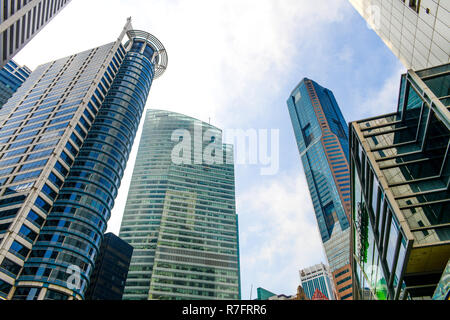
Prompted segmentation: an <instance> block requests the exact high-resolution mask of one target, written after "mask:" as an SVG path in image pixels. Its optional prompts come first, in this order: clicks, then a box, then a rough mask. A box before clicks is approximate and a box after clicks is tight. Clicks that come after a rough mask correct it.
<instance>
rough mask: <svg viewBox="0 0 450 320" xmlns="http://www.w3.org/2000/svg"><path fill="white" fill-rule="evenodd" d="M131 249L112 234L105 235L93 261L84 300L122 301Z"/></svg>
mask: <svg viewBox="0 0 450 320" xmlns="http://www.w3.org/2000/svg"><path fill="white" fill-rule="evenodd" d="M132 254H133V247H132V246H130V245H129V244H128V243H126V242H125V241H123V240H122V239H120V238H119V237H118V236H116V235H114V234H113V233H110V232H109V233H106V234H105V237H104V238H103V241H102V244H101V247H100V253H99V254H98V257H97V259H96V260H95V268H94V271H93V273H92V276H91V279H90V283H89V287H88V289H87V292H86V300H122V296H123V290H124V288H125V281H126V280H127V275H128V269H129V267H130V262H131V255H132Z"/></svg>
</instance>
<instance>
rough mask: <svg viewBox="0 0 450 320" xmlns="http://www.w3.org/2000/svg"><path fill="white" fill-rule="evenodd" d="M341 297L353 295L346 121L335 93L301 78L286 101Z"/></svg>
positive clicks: (321, 234)
mask: <svg viewBox="0 0 450 320" xmlns="http://www.w3.org/2000/svg"><path fill="white" fill-rule="evenodd" d="M287 105H288V109H289V114H290V116H291V121H292V126H293V127H294V133H295V138H296V140H297V146H298V149H299V152H300V157H301V160H302V163H303V168H304V171H305V174H306V180H307V182H308V188H309V191H310V195H311V198H312V202H313V207H314V211H315V214H316V219H317V224H318V227H319V232H320V236H321V238H322V242H323V245H324V248H325V254H326V256H327V259H328V264H329V266H330V268H331V272H332V274H333V278H334V282H335V287H336V290H337V295H338V298H339V299H351V298H352V291H351V287H352V285H351V283H352V279H351V267H350V171H349V166H348V126H347V123H346V122H345V120H344V117H343V116H342V113H341V110H340V109H339V106H338V104H337V102H336V100H335V98H334V95H333V93H332V92H331V91H330V90H328V89H326V88H323V87H321V86H319V85H318V84H317V83H316V82H314V81H312V80H309V79H306V78H305V79H303V80H302V81H301V82H300V84H299V85H298V86H297V87H296V88H295V89H294V90H293V91H292V93H291V95H290V97H289V99H288V101H287Z"/></svg>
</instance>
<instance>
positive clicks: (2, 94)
mask: <svg viewBox="0 0 450 320" xmlns="http://www.w3.org/2000/svg"><path fill="white" fill-rule="evenodd" d="M30 74H31V70H30V69H28V68H27V67H25V66H23V67H21V66H19V65H18V64H17V63H16V62H14V61H13V60H11V61H9V62H8V63H7V64H6V65H5V66H4V67H3V68H2V69H0V109H1V108H2V106H3V105H4V104H5V103H6V101H8V99H9V98H11V97H12V95H13V94H14V92H16V91H17V89H19V87H20V86H21V85H22V84H23V83H24V82H25V80H26V79H27V78H28V77H29V76H30ZM0 121H1V120H0Z"/></svg>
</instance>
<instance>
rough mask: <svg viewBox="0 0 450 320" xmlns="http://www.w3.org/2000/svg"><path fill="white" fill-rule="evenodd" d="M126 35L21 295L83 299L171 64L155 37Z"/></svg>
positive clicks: (35, 251) (25, 274) (31, 261)
mask: <svg viewBox="0 0 450 320" xmlns="http://www.w3.org/2000/svg"><path fill="white" fill-rule="evenodd" d="M127 35H128V37H129V40H128V41H127V43H126V44H125V45H124V46H122V44H121V45H120V46H121V48H122V49H123V50H124V52H126V54H125V56H124V57H123V60H122V61H121V64H120V66H119V68H118V72H117V73H116V75H115V78H114V79H113V81H112V84H111V87H110V89H109V91H108V92H107V93H106V95H105V99H104V100H103V102H102V103H101V105H100V104H99V105H98V106H97V107H98V113H97V114H96V116H95V119H92V125H91V126H90V129H89V130H88V133H87V134H86V136H85V137H83V138H85V139H84V141H83V143H82V146H81V148H80V150H79V152H78V155H77V156H76V157H75V161H74V162H73V165H72V167H71V169H70V171H69V173H68V175H67V177H66V179H65V181H64V185H63V186H62V188H61V190H60V192H59V195H58V197H57V199H56V201H55V202H54V204H53V207H52V209H51V211H50V213H49V214H48V216H47V219H46V222H45V224H44V226H43V227H42V229H41V232H40V234H39V237H38V239H37V240H36V242H35V244H34V245H33V249H32V252H31V254H30V256H29V258H28V259H27V261H26V263H25V266H24V271H23V273H22V274H21V276H20V277H19V279H18V281H17V282H19V283H20V282H25V283H27V286H20V285H19V286H18V288H17V289H16V292H15V294H14V297H13V298H14V299H28V300H30V299H83V298H84V294H85V292H86V289H87V287H88V285H89V278H90V275H91V273H92V270H93V269H94V263H95V259H96V256H97V254H98V251H99V247H100V244H101V241H102V238H103V234H104V232H105V230H106V226H107V221H108V220H109V218H110V214H111V210H112V208H113V205H114V199H115V197H116V196H117V192H118V189H119V186H120V181H121V179H122V176H123V173H124V171H125V166H126V163H127V160H128V157H129V154H130V151H131V148H132V145H133V141H134V138H135V136H136V131H137V129H138V126H139V122H140V119H141V117H142V112H143V110H144V107H145V103H146V100H147V96H148V93H149V91H150V87H151V84H152V81H153V79H155V78H157V77H159V76H160V75H161V74H162V73H163V72H164V70H165V68H166V67H167V54H166V51H165V49H164V47H163V45H162V44H161V43H160V42H159V41H158V40H157V39H156V38H155V37H154V36H152V35H151V34H149V33H147V32H144V31H137V30H129V31H127ZM31 284H32V285H31ZM38 284H39V285H38Z"/></svg>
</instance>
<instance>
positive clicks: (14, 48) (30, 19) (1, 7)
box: [0, 0, 70, 68]
mask: <svg viewBox="0 0 450 320" xmlns="http://www.w3.org/2000/svg"><path fill="white" fill-rule="evenodd" d="M69 2H70V0H0V48H1V49H0V68H2V67H3V66H5V64H6V63H8V61H9V60H11V59H12V58H13V57H14V55H15V54H16V53H17V52H18V51H19V50H21V49H22V48H23V47H24V46H25V45H26V44H27V43H28V42H29V41H30V40H31V39H32V38H33V37H34V36H35V35H36V34H37V33H38V32H39V31H40V30H41V29H42V28H43V27H44V26H45V25H46V24H47V23H48V22H50V20H51V19H53V18H54V17H55V15H57V14H58V13H59V12H60V11H61V10H62V9H63V8H64V7H65V6H66V5H67V4H68V3H69Z"/></svg>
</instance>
